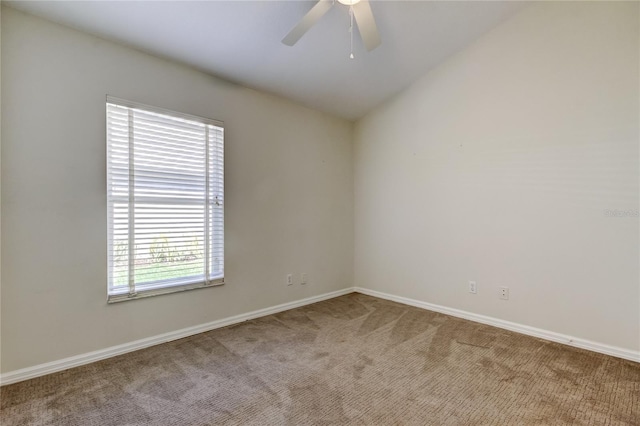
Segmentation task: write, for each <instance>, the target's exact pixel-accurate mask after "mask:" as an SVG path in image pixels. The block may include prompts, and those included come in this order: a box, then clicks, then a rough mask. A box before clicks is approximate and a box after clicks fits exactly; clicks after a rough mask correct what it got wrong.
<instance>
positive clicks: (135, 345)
mask: <svg viewBox="0 0 640 426" xmlns="http://www.w3.org/2000/svg"><path fill="white" fill-rule="evenodd" d="M353 291H354V289H353V288H352V287H350V288H345V289H343V290H338V291H333V292H330V293H325V294H321V295H319V296H312V297H308V298H306V299H302V300H297V301H294V302H288V303H283V304H281V305H277V306H272V307H269V308H264V309H259V310H257V311H253V312H248V313H246V314H240V315H235V316H232V317H229V318H223V319H220V320H216V321H212V322H209V323H206V324H200V325H196V326H193V327H188V328H183V329H181V330H176V331H171V332H169V333H164V334H159V335H157V336H152V337H147V338H145V339H140V340H136V341H134V342H129V343H124V344H122V345H117V346H111V347H109V348H105V349H100V350H97V351H93V352H88V353H85V354H81V355H76V356H72V357H69V358H64V359H61V360H57V361H52V362H47V363H45V364H39V365H36V366H33V367H27V368H23V369H20V370H15V371H9V372H7V373H4V374H2V375H0V386H4V385H9V384H11V383H17V382H21V381H23V380H28V379H33V378H35V377H39V376H44V375H47V374H51V373H56V372H58V371H63V370H67V369H69V368H73V367H78V366H81V365H85V364H90V363H92V362H96V361H100V360H103V359H106V358H111V357H114V356H117V355H122V354H125V353H127V352H133V351H137V350H139V349H144V348H148V347H150V346H155V345H159V344H161V343H166V342H170V341H172V340H177V339H182V338H184V337H188V336H193V335H194V334H198V333H203V332H205V331H210V330H214V329H216V328H221V327H226V326H228V325H232V324H237V323H240V322H243V321H248V320H251V319H254V318H259V317H264V316H267V315H271V314H276V313H278V312H282V311H287V310H289V309H294V308H298V307H300V306H305V305H310V304H312V303H316V302H321V301H323V300H327V299H332V298H334V297H338V296H342V295H345V294H349V293H353Z"/></svg>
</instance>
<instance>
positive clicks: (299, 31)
mask: <svg viewBox="0 0 640 426" xmlns="http://www.w3.org/2000/svg"><path fill="white" fill-rule="evenodd" d="M331 6H333V1H332V0H319V1H318V3H316V5H315V6H313V7H312V8H311V10H310V11H309V12H307V14H306V15H304V16H303V17H302V19H301V20H300V22H298V25H296V26H295V27H294V28H293V29H292V30H291V31H289V34H287V35H286V37H285V38H283V39H282V42H283V43H284V44H286V45H287V46H293V45H294V44H296V43H297V42H298V40H300V38H301V37H302V36H303V35H304V34H305V33H306V32H307V31H309V28H311V27H312V26H313V24H315V23H316V22H318V21H319V20H320V18H322V16H323V15H324V14H325V13H327V12H328V11H329V9H331Z"/></svg>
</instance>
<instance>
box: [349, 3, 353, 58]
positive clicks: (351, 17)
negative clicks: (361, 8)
mask: <svg viewBox="0 0 640 426" xmlns="http://www.w3.org/2000/svg"><path fill="white" fill-rule="evenodd" d="M349 20H350V23H349V35H350V36H351V54H350V55H349V58H351V59H353V6H349Z"/></svg>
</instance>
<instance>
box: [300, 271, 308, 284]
mask: <svg viewBox="0 0 640 426" xmlns="http://www.w3.org/2000/svg"><path fill="white" fill-rule="evenodd" d="M306 283H307V274H306V273H304V272H303V273H302V275H301V276H300V284H302V285H304V284H306Z"/></svg>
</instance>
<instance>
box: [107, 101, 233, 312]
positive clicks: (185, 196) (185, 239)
mask: <svg viewBox="0 0 640 426" xmlns="http://www.w3.org/2000/svg"><path fill="white" fill-rule="evenodd" d="M223 205H224V129H223V126H222V123H220V122H217V121H213V120H208V119H203V118H199V117H194V116H188V115H184V114H179V113H174V112H170V111H165V110H161V109H159V108H153V107H148V106H145V105H140V104H134V103H131V102H128V101H123V100H120V99H115V98H112V97H107V208H108V297H109V302H118V301H122V300H129V299H132V298H138V297H144V296H152V295H157V294H163V293H169V292H174V291H181V290H189V289H193V288H200V287H208V286H213V285H217V284H222V283H223V282H224V208H223Z"/></svg>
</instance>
